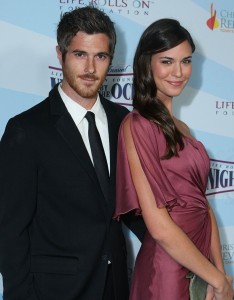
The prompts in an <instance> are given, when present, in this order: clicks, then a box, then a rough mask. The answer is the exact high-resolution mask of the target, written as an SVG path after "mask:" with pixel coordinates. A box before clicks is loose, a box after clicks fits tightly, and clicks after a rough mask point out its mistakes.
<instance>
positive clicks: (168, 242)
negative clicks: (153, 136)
mask: <svg viewBox="0 0 234 300" xmlns="http://www.w3.org/2000/svg"><path fill="white" fill-rule="evenodd" d="M124 140H125V143H126V149H127V156H128V161H129V166H130V170H131V175H132V178H133V183H134V186H135V189H136V192H137V195H138V199H139V203H140V207H141V210H142V215H143V218H144V221H145V224H146V226H147V228H148V230H149V232H150V234H151V235H152V237H153V238H154V239H155V240H157V242H158V243H159V244H160V245H161V246H162V247H163V248H164V250H165V251H166V252H167V253H168V254H169V255H170V256H171V257H172V258H173V259H175V260H176V261H177V262H178V263H180V264H181V265H183V266H184V267H186V268H187V269H189V270H191V271H192V272H194V273H195V274H197V275H198V276H200V277H201V278H203V279H204V280H205V281H206V282H208V283H209V284H210V285H212V286H213V287H214V291H215V296H216V299H222V300H226V299H228V300H230V299H232V296H233V294H232V289H231V285H230V284H229V283H228V281H227V279H226V277H225V275H224V274H223V273H222V272H221V271H220V270H219V269H217V268H216V267H215V266H214V265H213V264H212V263H211V262H210V261H209V260H208V259H207V258H206V257H205V256H204V255H203V254H202V253H201V252H200V251H199V250H198V249H197V248H196V246H195V245H194V244H193V243H192V241H191V240H190V239H189V238H188V236H187V235H186V234H185V233H184V232H183V231H182V230H181V229H180V228H179V227H178V226H177V225H176V224H175V223H174V221H173V220H172V219H171V217H170V216H169V214H168V212H167V210H166V208H158V207H157V205H156V202H155V197H154V194H153V192H152V189H151V187H150V184H149V182H148V180H147V178H146V176H145V174H144V171H143V169H142V166H141V162H140V160H139V157H138V154H137V152H136V149H135V145H134V141H133V138H132V135H131V129H130V120H129V119H128V120H127V121H126V122H125V124H124Z"/></svg>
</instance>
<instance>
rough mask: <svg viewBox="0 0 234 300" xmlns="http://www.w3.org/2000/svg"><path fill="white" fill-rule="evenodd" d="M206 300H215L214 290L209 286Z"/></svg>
mask: <svg viewBox="0 0 234 300" xmlns="http://www.w3.org/2000/svg"><path fill="white" fill-rule="evenodd" d="M205 300H215V296H214V288H213V287H212V286H211V285H209V284H208V285H207V290H206V299H205Z"/></svg>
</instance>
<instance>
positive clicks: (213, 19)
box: [206, 3, 219, 30]
mask: <svg viewBox="0 0 234 300" xmlns="http://www.w3.org/2000/svg"><path fill="white" fill-rule="evenodd" d="M206 25H207V26H208V27H209V28H210V29H211V30H214V29H217V28H218V27H219V21H218V19H217V18H216V10H213V3H211V5H210V18H209V19H208V20H207V21H206Z"/></svg>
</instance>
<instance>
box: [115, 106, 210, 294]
mask: <svg viewBox="0 0 234 300" xmlns="http://www.w3.org/2000/svg"><path fill="white" fill-rule="evenodd" d="M126 118H130V120H131V133H132V136H133V140H134V144H135V147H136V150H137V153H138V156H139V158H140V162H141V164H142V167H143V170H144V172H145V174H146V177H147V179H148V181H149V183H150V186H151V189H152V191H153V193H154V195H155V199H156V200H155V201H156V204H157V206H158V207H166V208H167V210H168V212H169V214H170V216H171V218H172V219H173V220H174V222H175V223H176V224H178V225H179V226H180V228H182V230H183V231H184V232H185V233H186V234H187V235H188V237H189V238H190V239H191V240H192V241H193V243H194V244H195V245H196V246H197V248H198V249H199V250H200V251H201V252H202V253H203V254H204V255H205V256H206V257H209V252H210V239H211V223H210V217H209V213H208V201H207V199H206V196H205V191H206V185H207V179H208V172H209V167H210V162H209V157H208V155H207V152H206V150H205V148H204V146H203V145H202V143H201V142H199V141H197V140H195V139H194V138H186V137H185V138H184V144H185V147H184V149H183V150H181V151H180V152H179V156H178V157H172V158H171V159H169V160H162V159H160V157H162V156H163V155H164V154H165V149H166V142H165V138H164V135H163V133H162V132H161V130H160V129H159V128H158V127H157V126H156V125H155V124H154V123H153V122H151V121H148V120H147V119H145V118H143V117H142V116H141V115H140V114H139V113H138V112H137V111H135V110H133V111H132V112H131V113H130V114H128V116H127V117H126ZM131 210H135V211H136V214H139V213H140V207H139V202H138V198H137V194H136V191H135V188H134V185H133V182H132V178H131V173H130V169H129V165H128V160H127V154H126V149H125V143H124V138H123V126H121V128H120V132H119V144H118V159H117V203H116V211H115V218H121V215H122V214H125V213H127V212H129V211H131ZM187 273H188V270H187V269H185V268H184V267H183V266H181V265H180V264H178V263H177V262H176V261H175V260H173V259H172V258H171V257H170V256H169V255H168V254H167V253H166V252H165V251H164V250H163V249H162V248H161V247H160V245H159V244H158V243H157V242H156V241H155V240H154V239H153V238H152V237H151V235H150V234H149V233H148V232H147V233H146V235H145V238H144V241H143V243H142V245H141V248H140V250H139V253H138V255H137V258H136V262H135V268H134V273H133V278H132V282H131V295H130V299H131V300H189V280H188V279H187V278H186V275H187Z"/></svg>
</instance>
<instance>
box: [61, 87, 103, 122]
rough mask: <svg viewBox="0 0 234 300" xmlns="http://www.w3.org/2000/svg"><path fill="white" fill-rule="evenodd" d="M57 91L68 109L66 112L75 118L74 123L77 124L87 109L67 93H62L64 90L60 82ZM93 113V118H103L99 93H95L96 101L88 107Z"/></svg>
mask: <svg viewBox="0 0 234 300" xmlns="http://www.w3.org/2000/svg"><path fill="white" fill-rule="evenodd" d="M58 92H59V94H60V96H61V98H62V100H63V102H64V104H65V106H66V108H67V110H68V112H69V113H70V114H71V116H72V118H73V119H74V120H75V123H76V125H78V124H79V123H80V122H81V121H82V120H83V118H84V117H85V114H86V112H87V110H86V109H85V108H84V107H83V106H81V105H80V104H78V103H77V102H75V101H74V100H72V99H71V98H70V97H69V96H68V95H67V94H65V93H64V91H63V90H62V88H61V84H59V86H58ZM90 111H92V112H93V113H94V114H95V118H96V119H97V118H98V119H99V120H102V119H103V113H104V109H103V107H102V104H101V101H100V97H99V94H98V95H97V99H96V102H95V103H94V105H93V107H92V108H91V109H90Z"/></svg>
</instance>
